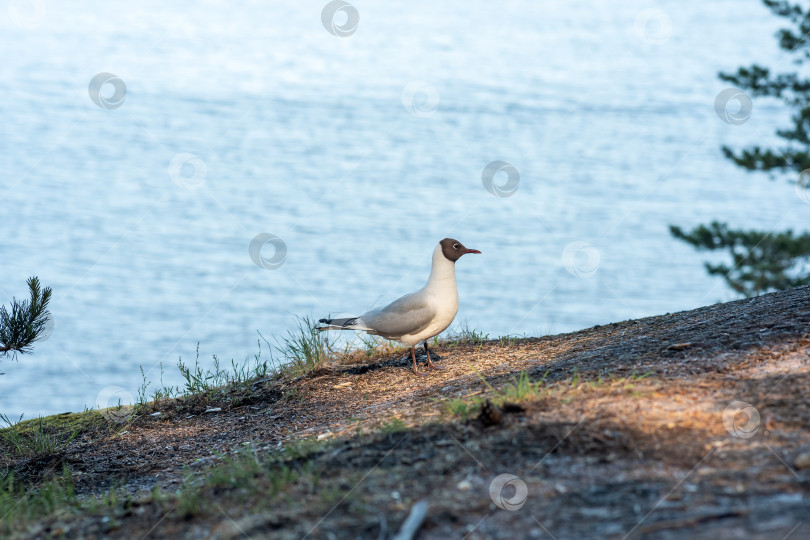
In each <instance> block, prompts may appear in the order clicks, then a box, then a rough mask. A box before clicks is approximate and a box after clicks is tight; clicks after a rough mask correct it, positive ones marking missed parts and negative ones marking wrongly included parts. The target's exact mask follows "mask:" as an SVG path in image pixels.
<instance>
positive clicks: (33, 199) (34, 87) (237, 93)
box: [0, 0, 810, 417]
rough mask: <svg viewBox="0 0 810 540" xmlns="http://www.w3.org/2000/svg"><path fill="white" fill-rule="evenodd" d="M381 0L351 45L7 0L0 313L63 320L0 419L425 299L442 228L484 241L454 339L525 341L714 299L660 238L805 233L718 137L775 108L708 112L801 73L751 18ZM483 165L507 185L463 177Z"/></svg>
mask: <svg viewBox="0 0 810 540" xmlns="http://www.w3.org/2000/svg"><path fill="white" fill-rule="evenodd" d="M387 4H388V3H375V4H373V5H366V4H365V3H363V4H361V3H360V2H358V3H357V4H356V5H355V8H356V13H357V15H358V17H359V24H358V25H357V28H356V31H354V32H353V33H351V35H348V36H344V37H341V36H336V35H333V33H330V32H329V31H327V28H326V26H325V25H324V24H323V22H322V11H323V9H324V6H325V5H326V2H323V1H321V0H319V1H317V2H313V1H307V2H297V3H289V4H285V5H280V4H273V5H267V4H266V3H260V2H254V3H250V4H246V5H241V4H240V5H239V6H234V5H232V4H230V3H226V2H220V1H209V2H205V3H202V4H200V5H196V6H195V8H194V9H193V10H188V9H184V8H181V7H178V6H172V5H167V4H166V3H163V2H156V1H144V2H139V3H137V5H136V6H135V5H129V6H121V5H119V4H116V3H111V2H85V3H81V4H79V5H80V6H81V7H77V6H76V5H75V4H74V5H71V6H67V5H62V4H60V3H57V2H44V1H38V0H37V1H30V0H12V1H11V2H10V3H8V9H6V8H5V5H4V7H3V10H0V57H2V62H0V118H2V123H1V124H0V171H1V172H0V227H2V234H0V302H2V303H4V304H6V305H7V304H8V302H9V301H10V300H11V297H12V296H17V297H18V298H19V297H23V296H25V295H26V287H25V280H26V278H27V277H28V276H30V275H38V276H39V277H40V279H41V280H42V282H43V283H44V284H46V285H49V286H51V287H52V288H53V290H54V296H53V301H52V313H53V320H54V326H53V333H52V335H51V336H50V337H49V338H48V340H47V341H44V342H42V343H40V344H39V345H38V346H37V347H36V350H35V353H34V354H33V355H27V356H21V357H19V361H18V362H12V361H11V360H9V359H5V360H3V361H2V364H0V367H1V368H2V370H3V371H4V372H5V375H3V376H2V377H0V388H2V391H0V412H3V413H6V414H9V415H12V416H17V415H19V414H21V413H25V415H26V417H31V416H36V415H38V414H49V413H58V412H64V411H76V410H82V409H83V408H84V407H85V406H86V407H91V408H92V407H96V406H98V405H104V406H106V405H108V404H109V405H112V404H114V402H117V400H118V399H119V398H121V399H122V400H123V401H128V400H129V399H132V398H133V397H134V396H137V388H138V385H139V384H140V382H141V375H140V371H139V366H142V367H143V369H144V370H145V371H146V373H147V377H148V378H149V379H151V380H153V381H155V382H157V379H158V377H159V368H158V366H159V364H160V363H161V362H162V363H163V365H164V366H165V367H166V372H165V375H164V380H163V382H164V383H165V384H178V383H179V382H180V376H179V373H178V372H177V369H176V368H175V364H176V362H177V359H178V357H179V356H182V357H183V359H184V360H193V358H194V350H195V347H196V345H197V343H198V342H199V343H200V354H201V359H202V360H203V361H204V363H205V365H210V363H211V361H210V358H211V355H212V354H217V355H218V356H219V357H220V358H221V359H223V360H225V361H229V360H230V359H231V358H234V359H236V360H243V359H244V358H245V357H247V356H249V355H251V354H253V353H254V352H256V350H257V346H256V342H257V339H258V334H257V330H259V331H260V332H262V334H264V335H265V336H268V337H269V336H279V335H282V334H283V333H284V332H285V331H286V330H288V329H290V328H292V327H293V326H294V324H295V316H311V317H315V318H318V317H321V316H325V315H327V314H330V313H331V314H338V313H340V312H343V313H355V314H356V313H359V312H362V311H364V310H366V309H368V308H370V307H372V306H375V305H380V304H383V303H385V302H387V301H390V300H392V299H394V298H395V297H397V296H398V295H400V294H403V293H405V292H409V291H411V290H414V289H416V288H418V287H420V286H421V285H422V284H423V282H424V280H425V279H426V278H427V274H428V271H429V265H430V255H431V251H432V249H433V247H434V245H435V244H436V242H438V240H440V239H441V238H443V237H446V236H452V237H455V238H458V239H459V240H461V241H462V242H464V243H465V244H466V245H467V246H468V247H474V248H477V249H480V250H481V251H482V252H483V255H481V256H474V257H473V256H470V257H465V258H463V259H462V260H461V261H459V263H458V265H457V277H458V282H459V293H460V298H461V301H460V309H459V314H458V317H457V319H456V323H455V325H454V327H455V328H458V327H459V324H460V323H464V322H466V324H467V325H468V326H469V327H471V328H474V329H477V330H479V331H481V332H483V333H487V334H489V335H490V336H491V337H496V336H500V335H505V334H527V335H532V336H536V335H543V334H548V333H557V332H562V331H570V330H576V329H579V328H585V327H589V326H592V325H594V324H600V323H606V322H610V321H617V320H624V319H628V318H635V317H642V316H646V315H655V314H660V313H665V312H671V311H676V310H683V309H689V308H694V307H697V306H700V305H704V304H707V303H712V302H716V301H719V300H726V299H731V298H733V296H732V295H731V294H730V293H729V292H728V291H727V290H726V288H725V286H724V285H723V284H722V282H721V281H720V280H717V279H714V278H710V277H708V276H707V275H706V274H705V271H704V270H703V267H702V261H703V260H704V259H705V256H704V255H702V254H699V253H696V252H694V251H693V250H692V249H691V248H689V247H688V246H686V245H685V244H682V243H680V242H677V241H675V240H674V239H673V238H672V237H671V236H670V234H669V232H668V225H669V224H680V225H682V226H687V227H688V226H692V225H695V224H698V223H703V222H708V221H710V220H712V219H720V220H725V221H728V222H729V223H730V224H732V225H734V226H741V227H750V228H764V229H783V228H788V227H793V228H800V229H801V228H803V227H804V226H805V224H806V223H807V221H808V214H809V213H810V206H808V205H807V204H805V203H803V202H802V201H801V200H800V199H799V198H798V197H797V196H796V194H795V193H794V190H793V188H792V187H791V186H790V184H789V183H787V182H786V181H784V180H783V181H775V182H772V181H769V180H767V179H765V178H764V177H763V176H762V175H747V174H745V173H744V172H743V171H741V170H739V169H738V168H736V167H735V166H733V165H732V164H731V163H729V162H728V161H727V160H726V159H724V158H723V157H722V155H721V153H720V150H719V148H720V146H721V145H722V144H729V145H732V146H735V147H740V146H745V145H750V144H753V143H759V144H766V145H767V144H771V143H772V142H774V140H775V137H774V135H773V131H774V128H775V127H776V126H777V125H779V124H780V123H781V124H784V122H785V121H786V119H787V118H788V115H789V112H788V111H786V110H784V108H782V107H781V106H780V104H779V103H777V102H767V101H765V102H762V101H756V102H755V103H754V108H753V111H752V114H751V116H750V118H749V119H748V121H746V122H744V123H742V124H740V125H732V124H729V123H726V122H723V121H722V120H721V119H720V118H719V116H718V114H717V113H716V112H715V108H714V105H715V98H716V96H717V95H718V93H719V92H721V91H722V90H724V89H725V88H726V87H727V85H726V84H724V83H722V82H721V81H719V80H718V79H717V77H716V73H717V72H718V71H719V70H727V71H732V70H735V69H736V67H737V66H738V65H742V64H749V63H751V62H759V63H762V64H764V65H768V66H772V67H775V68H776V69H777V71H779V70H782V69H783V70H790V69H791V68H792V65H791V64H790V61H789V59H788V58H787V57H786V55H784V54H783V53H781V52H780V51H779V50H778V49H777V47H776V43H775V39H774V38H773V33H774V31H775V30H776V29H777V28H778V27H779V21H777V20H776V19H775V18H774V17H772V16H771V15H770V14H769V13H768V12H767V10H766V9H765V8H763V7H762V5H761V3H760V2H758V1H754V0H750V1H745V2H742V1H740V0H723V1H714V2H700V3H698V2H687V3H683V2H675V1H670V2H658V3H655V4H653V3H650V2H629V1H628V2H621V3H606V2H596V1H571V2H530V1H522V2H521V1H514V2H503V3H495V2H486V1H484V0H477V1H473V2H465V3H463V4H462V3H458V4H457V5H454V6H448V5H444V4H441V3H437V2H428V1H414V2H408V3H407V5H401V6H397V7H394V6H390V5H387ZM351 9H352V8H344V9H343V11H342V12H340V13H336V14H335V17H334V22H335V24H336V25H337V26H336V27H335V28H334V29H333V32H335V33H338V34H339V33H341V28H345V27H347V26H351V24H353V22H352V21H353V20H352V16H353V13H351ZM330 29H332V27H331V26H330ZM346 32H347V33H350V30H347V31H346ZM99 73H110V74H112V75H114V76H115V77H116V79H113V80H111V81H109V82H108V83H107V84H104V85H100V83H97V85H96V91H95V94H94V95H93V96H92V97H95V101H96V102H94V101H93V99H91V94H92V92H90V90H89V85H90V84H91V81H92V80H93V79H94V77H95V76H96V75H97V74H99ZM107 79H110V76H106V78H105V77H104V76H103V77H102V79H101V81H102V82H103V81H104V80H107ZM121 82H123V85H125V90H124V87H123V85H121V84H120V83H121ZM115 84H119V87H117V88H116V87H115ZM116 90H117V93H116ZM732 109H733V106H732ZM731 112H732V113H733V112H734V111H733V110H732V111H731ZM497 160H500V161H503V162H506V163H508V164H510V165H511V166H512V167H513V168H514V169H510V168H507V169H506V170H504V171H502V172H500V173H499V174H498V175H496V176H495V178H494V181H493V182H494V186H495V187H498V186H502V187H501V189H506V188H508V187H509V186H507V187H506V188H503V185H504V184H505V183H506V180H507V171H508V172H511V173H512V174H513V180H514V181H517V182H518V183H517V190H516V191H514V193H512V194H511V196H497V195H498V193H499V191H498V190H496V189H495V188H493V190H492V191H493V192H494V193H495V194H493V193H491V192H489V191H488V190H487V189H485V187H484V185H483V182H482V171H483V170H484V169H485V167H486V166H487V165H488V164H489V163H491V162H493V161H497ZM515 173H516V174H517V175H519V180H518V176H514V174H515ZM502 194H504V193H502ZM505 194H506V195H509V193H505ZM263 233H266V234H271V235H275V236H276V237H278V238H279V239H280V240H281V241H282V242H283V244H284V246H285V248H286V258H285V259H283V262H282V264H281V265H280V266H279V267H278V268H275V269H264V268H260V267H259V266H258V265H257V264H255V263H254V261H253V260H252V259H251V256H250V254H249V246H250V244H251V241H252V240H253V239H254V238H255V237H257V235H260V234H263ZM261 238H264V237H260V239H261ZM261 255H262V256H263V257H264V258H265V259H267V260H270V261H274V260H276V259H279V258H280V257H281V255H282V254H281V253H280V252H276V251H274V245H273V244H271V243H270V244H267V245H266V246H265V248H264V249H263V250H262V251H261ZM278 262H281V261H278ZM153 386H154V385H153Z"/></svg>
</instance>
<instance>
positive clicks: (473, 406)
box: [444, 397, 482, 420]
mask: <svg viewBox="0 0 810 540" xmlns="http://www.w3.org/2000/svg"><path fill="white" fill-rule="evenodd" d="M481 403H482V400H481V399H480V398H477V397H474V398H467V399H465V398H454V399H450V400H448V401H446V402H445V403H444V408H445V410H446V411H447V412H448V413H450V414H451V415H453V416H458V417H461V418H462V419H464V420H466V419H467V418H469V417H470V416H472V415H473V414H475V413H477V412H478V410H479V409H480V408H481Z"/></svg>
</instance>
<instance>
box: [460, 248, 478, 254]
mask: <svg viewBox="0 0 810 540" xmlns="http://www.w3.org/2000/svg"><path fill="white" fill-rule="evenodd" d="M464 253H465V254H466V253H478V254H479V255H480V254H481V252H480V251H478V250H477V249H468V250H466V251H464Z"/></svg>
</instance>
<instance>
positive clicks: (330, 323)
mask: <svg viewBox="0 0 810 540" xmlns="http://www.w3.org/2000/svg"><path fill="white" fill-rule="evenodd" d="M318 322H319V323H321V324H323V325H325V326H318V327H316V328H317V330H362V331H365V332H368V331H369V330H371V328H368V327H366V325H365V324H363V321H362V320H361V319H360V317H347V318H345V319H320V320H319V321H318Z"/></svg>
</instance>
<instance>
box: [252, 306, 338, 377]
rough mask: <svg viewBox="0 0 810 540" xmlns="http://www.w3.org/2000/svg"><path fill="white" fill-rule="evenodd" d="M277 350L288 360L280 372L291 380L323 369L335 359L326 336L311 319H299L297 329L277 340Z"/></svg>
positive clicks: (289, 331)
mask: <svg viewBox="0 0 810 540" xmlns="http://www.w3.org/2000/svg"><path fill="white" fill-rule="evenodd" d="M266 341H267V340H265V342H266ZM275 348H276V350H277V351H278V352H279V353H280V354H281V355H282V356H283V358H284V359H285V360H286V362H285V363H284V364H282V365H281V366H280V371H281V373H282V375H285V376H287V377H290V378H294V377H300V376H301V375H305V374H307V373H309V372H310V371H315V370H317V369H321V368H323V367H325V366H326V365H327V364H328V363H329V362H331V361H332V360H334V359H335V358H334V354H333V353H332V351H331V350H330V349H329V346H328V343H327V341H326V336H325V335H324V334H323V333H322V332H320V331H319V330H318V329H317V324H316V323H315V321H313V320H311V319H310V318H309V317H299V318H298V320H297V323H296V328H295V329H294V330H288V331H287V335H286V336H284V337H282V338H281V340H280V341H279V340H277V341H276V347H275Z"/></svg>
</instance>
